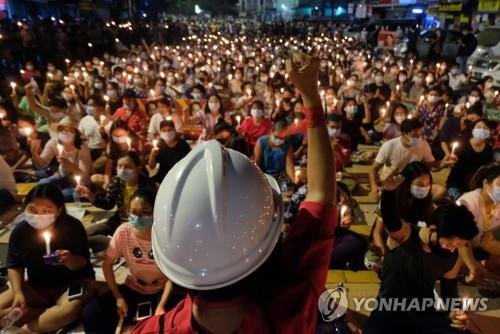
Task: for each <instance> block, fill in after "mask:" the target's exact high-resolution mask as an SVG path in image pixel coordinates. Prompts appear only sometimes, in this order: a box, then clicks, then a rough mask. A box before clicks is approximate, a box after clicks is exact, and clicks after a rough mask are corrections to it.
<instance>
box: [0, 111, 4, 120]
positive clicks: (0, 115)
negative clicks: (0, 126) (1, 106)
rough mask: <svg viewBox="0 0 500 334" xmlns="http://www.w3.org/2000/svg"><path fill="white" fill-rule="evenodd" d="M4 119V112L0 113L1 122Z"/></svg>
mask: <svg viewBox="0 0 500 334" xmlns="http://www.w3.org/2000/svg"><path fill="white" fill-rule="evenodd" d="M4 118H5V113H4V112H0V120H3V119H4Z"/></svg>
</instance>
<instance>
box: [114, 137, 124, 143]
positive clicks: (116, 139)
mask: <svg viewBox="0 0 500 334" xmlns="http://www.w3.org/2000/svg"><path fill="white" fill-rule="evenodd" d="M113 141H114V142H115V143H116V144H126V143H127V137H125V136H121V137H115V136H113Z"/></svg>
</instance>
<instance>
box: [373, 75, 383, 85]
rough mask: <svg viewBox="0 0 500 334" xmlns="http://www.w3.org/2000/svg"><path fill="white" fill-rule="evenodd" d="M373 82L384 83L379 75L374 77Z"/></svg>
mask: <svg viewBox="0 0 500 334" xmlns="http://www.w3.org/2000/svg"><path fill="white" fill-rule="evenodd" d="M375 82H376V83H382V82H384V77H383V76H381V75H377V76H375Z"/></svg>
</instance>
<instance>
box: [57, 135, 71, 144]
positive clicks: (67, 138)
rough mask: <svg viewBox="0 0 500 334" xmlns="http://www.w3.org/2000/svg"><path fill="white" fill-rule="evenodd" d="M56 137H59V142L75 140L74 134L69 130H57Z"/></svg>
mask: <svg viewBox="0 0 500 334" xmlns="http://www.w3.org/2000/svg"><path fill="white" fill-rule="evenodd" d="M57 139H59V141H60V142H61V143H65V144H67V143H72V142H73V141H74V140H75V134H74V133H71V132H59V133H58V134H57Z"/></svg>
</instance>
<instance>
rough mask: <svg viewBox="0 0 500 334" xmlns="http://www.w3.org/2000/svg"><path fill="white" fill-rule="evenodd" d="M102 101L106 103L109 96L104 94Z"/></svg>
mask: <svg viewBox="0 0 500 334" xmlns="http://www.w3.org/2000/svg"><path fill="white" fill-rule="evenodd" d="M104 102H106V103H108V102H109V96H107V95H104Z"/></svg>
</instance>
